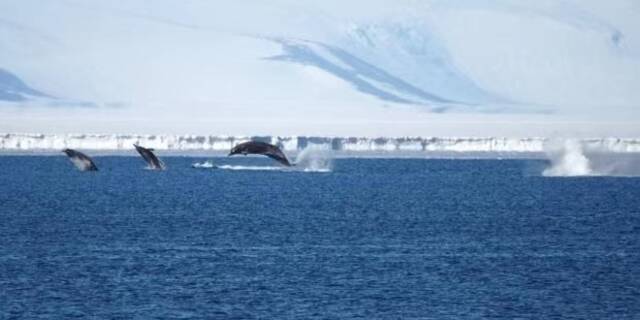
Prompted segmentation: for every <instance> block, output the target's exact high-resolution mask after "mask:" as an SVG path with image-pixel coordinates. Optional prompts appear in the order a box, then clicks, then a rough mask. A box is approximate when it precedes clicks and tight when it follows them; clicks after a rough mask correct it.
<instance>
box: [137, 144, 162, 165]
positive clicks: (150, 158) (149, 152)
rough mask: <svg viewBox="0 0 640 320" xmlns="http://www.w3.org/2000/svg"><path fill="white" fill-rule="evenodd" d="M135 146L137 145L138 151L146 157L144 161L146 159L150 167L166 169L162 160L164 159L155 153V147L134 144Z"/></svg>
mask: <svg viewBox="0 0 640 320" xmlns="http://www.w3.org/2000/svg"><path fill="white" fill-rule="evenodd" d="M133 146H134V147H136V151H138V153H139V154H140V155H141V156H142V158H144V161H146V162H147V163H148V164H149V168H150V169H152V170H164V169H166V166H165V165H164V162H162V160H160V159H158V157H157V156H156V155H155V154H153V149H150V148H145V147H142V146H139V145H137V144H134V145H133Z"/></svg>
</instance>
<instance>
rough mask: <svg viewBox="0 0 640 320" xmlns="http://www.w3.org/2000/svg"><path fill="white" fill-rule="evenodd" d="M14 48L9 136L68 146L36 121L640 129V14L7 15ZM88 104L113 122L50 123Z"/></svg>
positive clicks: (534, 9)
mask: <svg viewBox="0 0 640 320" xmlns="http://www.w3.org/2000/svg"><path fill="white" fill-rule="evenodd" d="M0 48H2V50H0V68H2V70H3V72H4V74H6V75H7V76H3V77H2V78H0V126H5V127H9V125H11V128H17V129H20V130H22V131H32V132H40V131H47V132H50V131H55V128H51V127H45V128H43V127H42V124H41V122H38V121H39V120H34V119H43V118H50V119H55V120H56V123H57V124H60V125H61V126H64V127H65V128H68V127H71V128H73V129H74V130H72V131H75V132H78V131H81V132H84V131H86V132H90V131H95V130H92V129H91V128H94V127H96V126H103V124H104V122H105V121H109V122H113V123H127V125H126V126H125V128H124V129H125V130H123V128H121V127H117V128H116V127H114V128H113V129H112V130H108V131H113V132H123V131H129V132H139V131H140V130H142V131H146V132H149V131H151V130H152V129H156V128H155V127H153V128H152V127H149V126H148V125H149V124H151V123H160V122H163V125H164V127H165V128H167V129H166V130H167V132H170V131H171V132H173V131H180V132H192V131H188V128H189V127H190V125H194V126H195V125H198V122H199V121H203V119H209V120H210V121H211V125H212V126H223V127H224V128H227V129H226V130H229V131H230V130H231V129H233V128H243V127H242V126H243V123H244V122H245V121H246V119H251V121H257V119H260V121H264V122H267V123H273V124H278V125H279V124H280V122H281V121H282V119H295V121H293V120H292V121H289V122H288V124H291V125H292V126H295V127H296V128H295V129H292V130H291V133H296V134H304V132H297V131H296V132H294V131H295V130H297V129H298V128H297V127H299V126H302V127H305V128H311V127H313V126H314V125H315V124H314V121H315V120H317V119H319V118H320V119H324V120H323V121H330V120H336V121H342V122H350V123H356V122H358V123H359V122H371V123H376V122H379V121H381V120H384V121H389V122H391V123H401V122H403V121H406V120H407V119H411V120H417V121H422V122H424V124H425V126H430V125H431V124H432V123H433V122H432V121H434V120H435V121H437V122H441V121H440V120H439V119H438V118H437V117H436V118H434V117H431V116H429V115H425V114H428V113H449V114H458V113H472V114H476V113H483V114H490V115H493V116H492V117H493V118H492V119H493V120H495V121H498V122H499V121H500V119H502V118H501V115H504V114H509V115H523V116H521V117H520V118H519V119H520V120H519V121H520V122H523V125H525V124H524V122H527V120H526V119H528V116H525V115H530V114H544V115H558V117H560V118H558V119H555V120H556V121H555V123H557V122H565V121H566V119H575V121H577V122H587V123H592V122H602V121H609V122H611V123H614V122H620V121H625V122H628V121H630V119H631V120H633V121H636V122H637V120H638V117H639V115H640V111H638V108H637V107H638V105H639V104H640V90H637V84H638V83H640V5H639V4H638V2H637V1H635V0H613V1H599V0H587V1H582V0H541V1H535V2H534V1H528V2H523V1H515V0H492V1H484V0H446V1H444V0H424V1H414V0H398V1H396V0H393V1H392V0H374V1H364V0H362V1H361V0H354V1H349V2H346V3H345V2H344V1H338V0H328V1H322V2H315V3H308V2H307V3H300V2H299V1H293V0H276V1H270V2H268V3H255V2H252V1H234V2H233V3H225V2H219V1H170V0H157V1H154V2H153V3H149V2H147V1H141V0H134V1H123V0H121V1H108V2H105V1H97V0H87V1H77V0H61V1H37V0H23V1H7V2H0ZM7 77H8V78H7ZM7 79H14V80H7ZM15 79H18V80H19V82H15ZM7 83H22V84H28V87H26V88H34V89H29V90H33V91H31V92H42V93H46V94H47V95H49V96H52V97H64V99H61V100H60V101H58V102H57V103H51V101H43V99H39V98H38V96H37V95H33V94H27V92H26V91H24V92H22V93H16V92H14V91H12V90H8V89H6V86H7ZM16 94H17V95H16ZM45 100H46V99H45ZM73 101H82V103H75V105H78V104H81V105H90V106H96V107H97V108H95V109H99V111H95V112H96V113H91V112H84V111H82V112H77V110H75V109H70V111H69V110H64V108H62V109H63V110H60V109H61V108H56V109H55V110H53V111H46V110H47V107H50V106H51V105H54V106H56V107H60V106H64V105H65V104H67V105H70V106H72V105H74V103H73ZM41 108H44V111H43V110H42V109H41ZM25 109H31V110H32V111H29V110H27V111H25ZM105 110H106V111H105ZM389 110H392V111H393V112H390V111H389ZM32 112H33V113H34V114H35V115H34V114H32ZM395 112H397V113H398V114H400V115H398V116H396V115H390V114H394V113H395ZM70 113H74V115H73V117H70V116H69V114H70ZM97 113H99V116H96V114H97ZM408 114H411V115H408ZM3 118H4V119H10V120H4V121H6V122H4V123H3ZM444 118H446V119H447V120H446V121H449V120H448V119H449V118H447V117H444ZM444 118H443V119H444ZM132 119H144V121H139V120H132ZM559 119H560V120H559ZM493 120H492V121H493ZM553 120H554V118H553V117H551V118H550V120H549V121H548V123H551V124H553V123H554V121H553ZM9 121H10V122H9ZM446 121H445V122H446ZM545 121H547V120H545ZM303 122H304V124H302V125H301V123H303ZM231 123H232V124H233V125H229V124H231ZM529 125H530V126H531V127H533V126H534V125H532V124H529ZM399 126H402V124H400V125H399ZM629 126H630V125H629ZM486 127H487V130H488V132H487V134H489V135H493V134H502V132H496V131H492V130H494V129H495V128H494V126H492V125H486ZM551 127H552V128H549V130H550V131H553V130H560V131H562V130H563V128H564V127H565V126H564V125H563V124H556V125H551ZM0 128H2V127H0ZM229 128H231V129H229ZM458 128H459V124H458V123H452V124H451V134H455V133H456V130H457V129H458ZM316 129H318V128H316ZM319 129H321V128H319ZM370 129H371V131H373V132H374V133H375V129H376V127H375V125H372V127H371V128H370ZM5 131H6V129H5ZM102 131H104V130H102ZM233 131H240V130H233ZM315 131H318V130H315ZM156 132H157V131H156ZM358 133H359V132H355V131H354V132H353V134H358ZM615 133H616V132H615V130H612V132H611V133H610V134H615ZM367 134H368V133H367ZM415 134H423V132H416V133H415ZM504 134H506V135H508V134H509V132H504Z"/></svg>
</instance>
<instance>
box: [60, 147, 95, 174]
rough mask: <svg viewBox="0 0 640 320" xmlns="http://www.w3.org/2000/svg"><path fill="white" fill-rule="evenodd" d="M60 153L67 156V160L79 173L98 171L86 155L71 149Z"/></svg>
mask: <svg viewBox="0 0 640 320" xmlns="http://www.w3.org/2000/svg"><path fill="white" fill-rule="evenodd" d="M62 152H64V153H66V154H67V157H69V160H71V162H72V163H73V164H74V165H75V166H76V168H78V170H80V171H98V167H97V166H96V164H95V163H93V160H92V159H91V158H89V156H87V155H86V154H84V153H82V152H80V151H76V150H73V149H64V150H62Z"/></svg>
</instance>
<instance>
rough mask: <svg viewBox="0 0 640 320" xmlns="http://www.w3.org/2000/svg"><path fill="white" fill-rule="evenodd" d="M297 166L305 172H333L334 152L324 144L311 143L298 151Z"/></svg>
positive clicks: (297, 168)
mask: <svg viewBox="0 0 640 320" xmlns="http://www.w3.org/2000/svg"><path fill="white" fill-rule="evenodd" d="M295 168H296V170H300V171H305V172H331V170H332V169H333V157H332V153H331V151H330V150H329V149H328V148H327V147H326V146H324V145H314V144H310V145H308V146H307V147H306V148H304V149H303V150H302V151H300V153H298V156H297V157H296V161H295Z"/></svg>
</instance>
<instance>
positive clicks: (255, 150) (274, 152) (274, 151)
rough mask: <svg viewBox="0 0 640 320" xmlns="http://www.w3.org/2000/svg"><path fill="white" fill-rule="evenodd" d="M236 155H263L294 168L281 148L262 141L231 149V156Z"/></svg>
mask: <svg viewBox="0 0 640 320" xmlns="http://www.w3.org/2000/svg"><path fill="white" fill-rule="evenodd" d="M234 154H243V155H245V156H246V155H247V154H261V155H265V156H267V157H269V158H271V159H273V160H276V161H278V162H280V163H281V164H283V165H285V166H287V167H291V166H292V164H291V163H290V162H289V160H288V159H287V157H286V156H285V155H284V153H283V152H282V150H280V148H278V147H276V146H274V145H272V144H269V143H266V142H262V141H247V142H243V143H241V144H239V145H236V146H235V147H233V148H232V149H231V152H229V156H232V155H234Z"/></svg>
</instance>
